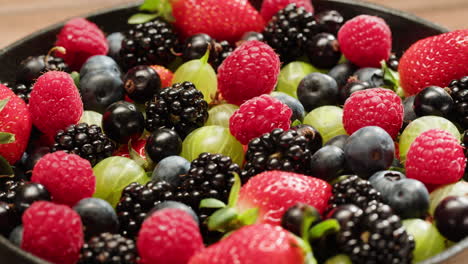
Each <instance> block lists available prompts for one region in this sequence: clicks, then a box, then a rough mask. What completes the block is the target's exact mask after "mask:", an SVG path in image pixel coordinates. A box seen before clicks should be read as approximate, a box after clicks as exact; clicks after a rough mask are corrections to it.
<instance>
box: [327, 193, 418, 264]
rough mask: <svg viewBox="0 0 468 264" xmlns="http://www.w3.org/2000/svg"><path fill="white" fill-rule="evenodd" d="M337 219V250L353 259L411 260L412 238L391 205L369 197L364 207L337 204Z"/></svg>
mask: <svg viewBox="0 0 468 264" xmlns="http://www.w3.org/2000/svg"><path fill="white" fill-rule="evenodd" d="M332 217H333V218H336V219H337V220H338V222H340V226H341V228H340V231H339V232H338V234H337V235H336V243H337V245H338V248H339V250H340V251H341V252H342V253H344V254H347V255H348V256H349V257H350V258H351V260H352V262H353V263H382V264H393V263H408V264H409V263H411V261H412V257H413V256H412V251H413V249H414V247H415V243H414V238H413V237H412V236H411V235H410V234H408V233H407V232H406V230H405V228H404V227H403V225H402V222H401V220H400V218H399V217H398V216H397V215H396V214H394V213H393V212H392V209H391V208H390V206H388V205H386V204H382V203H379V202H377V201H372V202H371V203H369V204H368V205H367V206H366V207H364V208H362V209H361V208H358V207H356V206H354V205H345V206H340V207H338V208H337V209H335V211H333V214H332Z"/></svg>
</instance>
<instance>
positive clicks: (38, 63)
mask: <svg viewBox="0 0 468 264" xmlns="http://www.w3.org/2000/svg"><path fill="white" fill-rule="evenodd" d="M54 50H56V49H55V48H53V49H51V51H50V52H49V54H47V55H40V56H31V57H28V58H26V59H25V60H23V61H22V62H21V63H20V65H19V69H18V71H17V75H16V81H17V83H18V84H24V85H26V86H31V85H32V84H33V83H34V82H35V81H36V79H37V78H39V76H41V75H42V74H43V73H44V72H47V71H64V72H68V73H69V72H71V70H70V68H69V67H68V65H67V64H66V63H65V61H64V60H63V59H62V58H59V57H55V56H52V55H50V53H52V52H53V51H54Z"/></svg>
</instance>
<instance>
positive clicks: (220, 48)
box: [210, 40, 234, 69]
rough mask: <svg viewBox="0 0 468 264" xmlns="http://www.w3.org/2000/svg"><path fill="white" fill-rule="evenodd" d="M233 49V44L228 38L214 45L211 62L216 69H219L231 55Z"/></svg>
mask: <svg viewBox="0 0 468 264" xmlns="http://www.w3.org/2000/svg"><path fill="white" fill-rule="evenodd" d="M233 50H234V49H233V48H232V46H231V45H230V44H229V42H227V41H226V40H223V41H221V42H216V43H215V45H214V49H213V55H214V57H213V58H211V56H210V62H211V64H212V65H213V67H214V68H215V69H218V67H219V66H220V65H221V63H223V61H224V60H225V59H226V58H227V57H228V56H229V55H231V53H232V51H233Z"/></svg>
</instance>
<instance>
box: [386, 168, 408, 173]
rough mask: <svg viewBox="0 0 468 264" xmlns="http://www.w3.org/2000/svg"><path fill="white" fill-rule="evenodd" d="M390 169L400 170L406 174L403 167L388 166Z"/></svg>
mask: <svg viewBox="0 0 468 264" xmlns="http://www.w3.org/2000/svg"><path fill="white" fill-rule="evenodd" d="M388 170H391V171H399V172H401V173H403V174H405V168H401V167H390V168H388Z"/></svg>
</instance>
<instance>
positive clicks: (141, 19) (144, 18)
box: [128, 13, 158, 24]
mask: <svg viewBox="0 0 468 264" xmlns="http://www.w3.org/2000/svg"><path fill="white" fill-rule="evenodd" d="M157 17H158V14H145V13H137V14H134V15H133V16H131V17H130V18H129V19H128V23H129V24H142V23H146V22H149V21H151V20H153V19H155V18H157Z"/></svg>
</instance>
